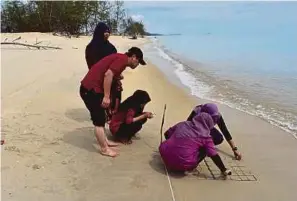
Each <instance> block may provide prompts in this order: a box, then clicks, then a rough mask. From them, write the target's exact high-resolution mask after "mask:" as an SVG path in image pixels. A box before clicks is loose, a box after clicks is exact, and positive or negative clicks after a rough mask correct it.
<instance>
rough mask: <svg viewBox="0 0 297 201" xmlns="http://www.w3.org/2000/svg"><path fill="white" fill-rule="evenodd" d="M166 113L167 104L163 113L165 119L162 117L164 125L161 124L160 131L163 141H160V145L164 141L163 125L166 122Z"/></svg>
mask: <svg viewBox="0 0 297 201" xmlns="http://www.w3.org/2000/svg"><path fill="white" fill-rule="evenodd" d="M165 112H166V104H165V105H164V111H163V117H162V123H161V130H160V135H161V139H160V144H161V143H162V141H163V125H164V121H165Z"/></svg>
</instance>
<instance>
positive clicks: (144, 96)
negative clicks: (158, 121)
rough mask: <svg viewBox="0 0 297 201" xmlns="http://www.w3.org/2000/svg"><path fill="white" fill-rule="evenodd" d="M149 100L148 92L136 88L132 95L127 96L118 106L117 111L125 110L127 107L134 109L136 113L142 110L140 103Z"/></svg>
mask: <svg viewBox="0 0 297 201" xmlns="http://www.w3.org/2000/svg"><path fill="white" fill-rule="evenodd" d="M150 101H151V98H150V96H149V94H148V93H147V92H146V91H143V90H136V91H135V92H134V93H133V95H132V96H130V97H128V98H127V99H126V100H125V101H124V102H123V103H121V105H120V106H119V111H127V110H128V109H134V110H136V114H140V113H142V112H143V108H142V107H141V105H142V104H146V103H148V102H150Z"/></svg>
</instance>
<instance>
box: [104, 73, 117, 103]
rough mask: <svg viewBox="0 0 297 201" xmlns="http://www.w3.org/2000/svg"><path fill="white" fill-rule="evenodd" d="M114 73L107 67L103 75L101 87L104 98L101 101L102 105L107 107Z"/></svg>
mask: <svg viewBox="0 0 297 201" xmlns="http://www.w3.org/2000/svg"><path fill="white" fill-rule="evenodd" d="M113 76H114V73H113V72H112V71H111V70H110V69H108V70H107V71H106V73H105V75H104V82H103V89H104V98H103V101H102V107H104V108H108V107H109V105H110V90H111V84H112V79H113Z"/></svg>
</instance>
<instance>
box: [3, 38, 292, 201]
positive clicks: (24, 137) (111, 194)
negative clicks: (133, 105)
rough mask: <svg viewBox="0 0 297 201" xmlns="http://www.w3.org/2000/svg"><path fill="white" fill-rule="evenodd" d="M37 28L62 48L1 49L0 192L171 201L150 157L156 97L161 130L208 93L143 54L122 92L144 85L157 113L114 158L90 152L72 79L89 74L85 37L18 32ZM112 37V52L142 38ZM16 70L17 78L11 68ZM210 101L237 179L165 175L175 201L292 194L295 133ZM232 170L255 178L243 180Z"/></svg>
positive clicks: (20, 196)
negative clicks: (173, 77) (196, 91)
mask: <svg viewBox="0 0 297 201" xmlns="http://www.w3.org/2000/svg"><path fill="white" fill-rule="evenodd" d="M1 36H2V35H1ZM36 36H37V37H38V38H40V39H42V40H46V41H51V44H55V45H57V44H59V45H60V46H62V47H63V49H62V50H58V51H56V50H54V51H43V50H41V51H33V50H27V49H21V50H20V49H19V48H15V47H11V48H10V49H9V50H8V49H1V56H2V60H1V66H2V74H3V75H5V76H2V121H1V123H2V125H1V126H2V133H1V134H2V136H1V137H2V139H4V140H5V144H4V145H2V146H1V148H2V149H1V159H2V160H1V173H2V175H1V176H2V178H1V179H2V185H1V188H2V198H3V199H5V200H9V201H17V200H24V201H27V200H28V201H29V200H44V201H51V200H65V201H80V200H89V201H95V200H104V201H118V200H119V199H120V200H122V201H131V200H136V199H137V200H139V199H140V200H142V201H152V200H170V199H171V193H170V190H169V186H168V180H167V178H166V173H165V170H164V166H163V164H162V162H161V160H160V157H159V156H158V145H159V143H160V125H161V119H162V113H163V108H164V104H165V103H166V104H167V110H166V117H165V123H164V128H163V131H165V130H166V129H167V128H169V127H170V126H172V125H174V124H176V123H177V122H179V121H183V120H185V119H186V118H187V116H188V115H189V113H190V112H191V110H192V109H193V107H194V106H196V105H197V104H201V103H205V102H208V101H206V100H203V99H198V98H196V97H194V96H191V95H189V94H188V93H186V91H185V90H183V89H182V88H180V87H178V86H176V85H175V84H174V83H172V82H170V81H168V79H167V78H166V76H165V75H164V73H162V71H160V70H159V68H158V67H157V66H155V65H152V64H151V62H150V60H148V61H149V62H148V65H147V66H145V67H142V66H139V67H138V68H136V69H135V70H131V69H127V71H125V72H124V80H123V88H124V91H123V100H124V99H125V98H126V97H127V96H129V95H131V94H132V93H133V92H134V91H135V90H137V89H142V90H146V91H148V93H149V94H150V96H151V99H152V101H151V102H150V103H149V104H148V105H147V106H146V108H145V111H152V112H154V113H156V116H155V117H154V118H153V119H151V120H149V121H148V122H147V123H146V124H145V125H144V127H143V129H142V130H141V132H140V133H139V134H137V136H136V137H135V138H134V139H133V144H131V145H129V146H124V145H121V146H120V147H119V149H120V150H119V153H120V155H119V156H118V157H116V158H108V157H103V156H101V155H100V154H99V153H98V146H97V142H96V140H95V137H94V133H93V125H92V123H91V121H90V117H89V114H88V112H87V110H86V108H85V106H84V104H83V102H82V100H81V99H80V97H79V93H78V91H79V82H80V80H81V79H82V78H83V76H84V75H85V73H86V72H87V66H86V63H85V60H84V56H83V55H84V49H85V46H86V44H87V43H88V42H89V39H90V38H88V37H82V38H79V39H65V38H61V37H54V36H50V35H46V34H32V35H30V34H29V35H26V34H23V35H22V38H23V37H24V38H25V39H27V40H28V41H29V40H32V41H33V42H35V39H36ZM11 37H12V38H15V37H14V36H13V35H12V36H11ZM27 37H28V38H27ZM110 40H111V42H112V43H113V44H115V45H116V47H117V48H118V50H119V52H123V51H126V47H127V46H129V47H130V46H132V45H135V46H141V45H142V44H144V43H146V42H147V41H146V39H143V40H129V39H127V38H122V37H111V39H110ZM73 46H75V47H77V49H73V48H72V47H73ZM16 72H19V73H20V74H21V75H22V77H21V78H22V79H20V77H18V76H15V73H16ZM218 106H219V109H220V111H221V112H222V114H223V116H224V119H225V123H226V124H227V126H228V129H229V130H230V133H231V135H232V137H233V139H234V141H235V143H236V145H237V146H238V148H239V151H240V152H241V153H242V155H243V159H242V161H234V160H233V159H232V151H231V150H230V148H229V147H228V144H227V143H226V142H225V141H224V142H223V143H222V144H221V145H219V146H218V147H217V148H218V150H219V153H220V155H221V157H222V159H223V161H224V162H225V163H226V166H227V167H231V168H232V170H233V171H234V175H233V176H234V177H235V179H231V178H230V179H228V180H226V181H222V180H211V179H207V178H209V177H211V174H210V171H209V170H208V169H203V167H202V170H203V171H205V172H203V175H204V174H205V176H206V177H207V178H206V179H205V178H202V177H200V176H195V175H192V176H191V175H189V176H186V177H183V178H177V177H174V175H170V179H171V182H172V186H173V191H174V194H175V197H176V200H179V201H181V200H188V201H196V200H197V199H201V200H205V201H207V200H219V199H222V197H224V196H226V195H231V196H229V197H228V200H229V201H237V200H238V198H239V197H240V199H241V200H242V201H250V200H259V201H265V200H269V201H276V200H286V201H293V200H295V199H296V197H297V194H296V189H295V187H296V185H297V175H296V169H297V164H296V162H295V161H294V159H295V158H297V150H296V141H295V140H292V138H291V137H289V135H286V134H287V133H286V132H284V131H282V130H280V129H278V128H276V127H275V126H272V125H271V124H269V123H266V122H264V121H263V120H261V119H259V118H256V117H254V116H250V115H248V114H245V113H243V112H240V111H238V110H235V109H231V108H229V107H228V106H225V105H221V104H218ZM106 128H108V127H106ZM209 164H210V165H212V162H209ZM211 167H213V166H211ZM236 168H241V170H242V171H243V173H244V174H249V175H252V176H254V177H255V178H256V180H252V181H242V179H241V176H240V175H239V174H238V173H237V172H236ZM215 170H216V168H214V171H215ZM236 178H237V179H241V180H236ZM115 189H116V193H115ZM210 195H211V196H210Z"/></svg>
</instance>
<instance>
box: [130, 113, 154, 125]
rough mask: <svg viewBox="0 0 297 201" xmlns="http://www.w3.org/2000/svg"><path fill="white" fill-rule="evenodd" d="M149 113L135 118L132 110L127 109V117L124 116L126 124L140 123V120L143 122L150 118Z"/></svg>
mask: <svg viewBox="0 0 297 201" xmlns="http://www.w3.org/2000/svg"><path fill="white" fill-rule="evenodd" d="M151 115H152V114H151V113H150V112H144V113H143V114H141V115H139V116H137V117H134V116H135V111H134V110H133V109H129V110H128V113H127V116H126V121H125V122H126V124H131V123H134V122H138V121H141V120H144V119H148V118H151Z"/></svg>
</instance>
